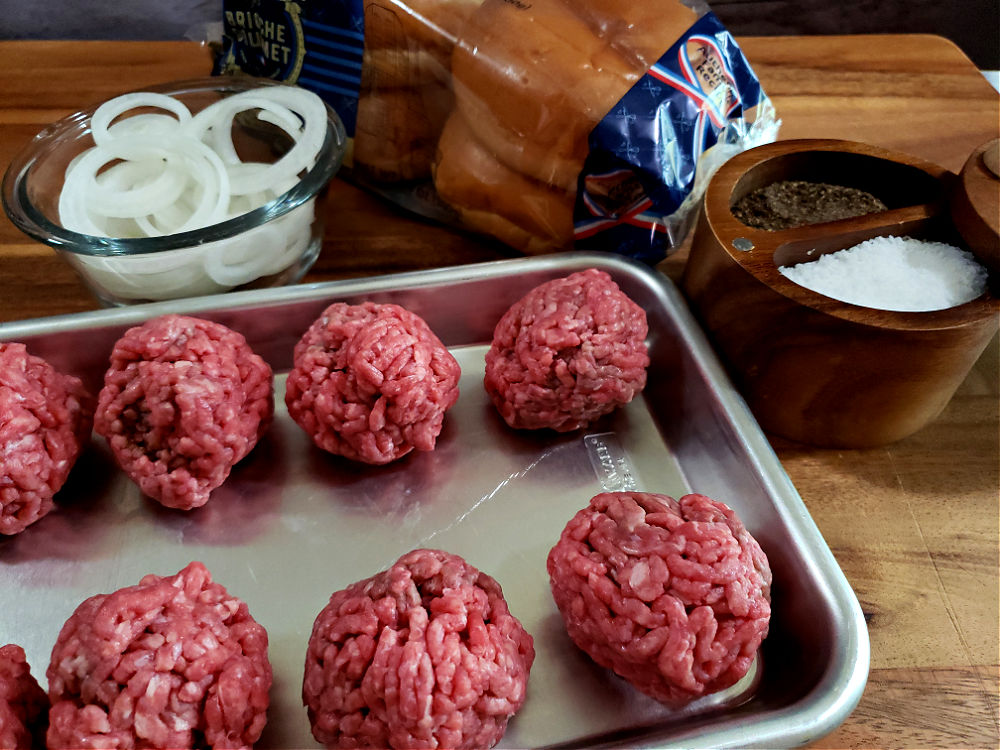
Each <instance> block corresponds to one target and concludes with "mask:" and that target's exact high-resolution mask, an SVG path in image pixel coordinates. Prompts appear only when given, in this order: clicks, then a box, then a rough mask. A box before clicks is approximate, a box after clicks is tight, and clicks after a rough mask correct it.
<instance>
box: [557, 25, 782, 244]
mask: <svg viewBox="0 0 1000 750" xmlns="http://www.w3.org/2000/svg"><path fill="white" fill-rule="evenodd" d="M766 101H767V99H766V96H765V95H764V92H763V91H762V90H761V87H760V83H759V81H758V80H757V77H756V75H755V74H754V73H753V71H752V70H751V69H750V65H749V63H748V62H747V60H746V58H745V57H744V56H743V53H742V51H741V50H740V48H739V46H738V45H737V44H736V41H735V40H734V39H733V37H732V36H731V35H730V34H729V32H727V31H726V29H725V28H724V27H723V26H722V24H721V23H720V22H719V20H718V19H717V18H716V17H715V16H714V15H713V14H712V13H708V14H706V15H705V16H703V17H702V18H700V19H699V20H698V21H697V22H696V23H695V24H694V25H693V26H692V27H691V28H690V29H689V30H688V32H687V33H686V34H685V35H684V36H682V37H681V38H680V39H679V40H678V41H677V42H676V43H674V45H673V46H672V47H671V48H670V49H669V50H667V52H666V53H665V54H664V55H663V56H662V57H661V58H660V59H659V60H658V61H657V62H656V63H655V64H654V65H653V66H652V67H651V68H650V69H649V70H648V71H647V72H646V74H645V75H644V76H643V77H642V78H641V79H640V80H639V81H638V82H637V83H636V84H635V85H634V86H633V87H632V89H631V90H630V91H629V92H628V93H627V94H626V95H625V96H624V97H622V99H621V101H619V102H618V104H617V105H616V106H615V107H614V108H613V109H612V110H611V111H610V112H609V113H608V114H607V115H606V116H605V117H604V119H603V120H602V121H601V122H600V123H599V124H598V125H597V127H596V128H594V130H593V132H591V134H590V139H589V147H590V152H589V155H588V157H587V159H586V162H585V163H584V169H583V171H582V172H581V173H580V177H579V180H578V182H577V199H576V208H575V211H574V222H575V240H576V242H575V245H576V247H577V248H579V249H606V248H614V249H615V250H616V251H617V252H621V253H623V254H625V255H629V256H631V257H634V258H638V259H640V260H643V261H645V262H648V263H656V262H658V261H660V260H662V259H663V257H664V256H665V255H666V252H667V249H668V247H669V245H670V242H671V236H670V234H671V218H670V217H671V216H672V215H673V214H674V213H675V212H676V211H677V209H678V208H679V207H680V205H681V204H682V203H683V202H684V199H685V198H686V197H687V196H688V195H689V194H690V193H691V191H692V188H693V187H694V181H695V173H696V169H697V167H698V162H699V159H701V156H702V154H703V153H705V151H707V150H709V149H710V148H712V147H713V146H714V145H715V144H717V143H719V142H726V143H738V142H740V141H741V140H742V139H743V138H745V137H746V135H747V131H748V129H749V128H750V126H751V124H752V116H751V117H749V118H747V117H746V116H747V115H752V114H755V112H754V110H755V108H757V107H758V106H759V105H760V104H762V103H763V102H766ZM748 120H749V121H748Z"/></svg>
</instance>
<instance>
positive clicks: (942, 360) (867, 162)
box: [681, 140, 1000, 447]
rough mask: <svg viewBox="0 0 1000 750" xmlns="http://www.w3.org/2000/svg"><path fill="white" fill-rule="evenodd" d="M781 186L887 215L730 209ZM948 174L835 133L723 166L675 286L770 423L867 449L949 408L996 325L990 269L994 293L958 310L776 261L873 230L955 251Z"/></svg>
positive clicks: (779, 429) (803, 438) (838, 246)
mask: <svg viewBox="0 0 1000 750" xmlns="http://www.w3.org/2000/svg"><path fill="white" fill-rule="evenodd" d="M782 180H808V181H813V182H826V183H831V184H836V185H843V186H848V187H855V188H859V189H861V190H865V191H867V192H869V193H872V194H873V195H875V196H876V197H878V198H879V199H881V200H882V202H883V203H885V204H886V206H887V207H888V210H886V211H882V212H878V213H874V214H868V215H866V216H861V217H856V218H851V219H842V220H839V221H832V222H827V223H824V224H813V225H809V226H801V227H796V228H794V229H785V230H779V231H767V230H763V229H754V228H752V227H749V226H747V225H746V224H744V223H742V222H741V221H740V220H739V219H737V218H736V217H735V216H734V215H733V212H732V210H731V207H732V206H733V205H734V204H736V203H737V202H738V201H739V200H740V199H741V198H742V197H743V196H744V195H746V194H747V193H749V192H750V191H752V190H754V189H756V188H759V187H762V186H765V185H768V184H770V183H773V182H777V181H782ZM954 182H955V175H954V174H952V173H950V172H948V171H946V170H944V169H942V168H941V167H938V166H936V165H934V164H931V163H929V162H925V161H922V160H920V159H916V158H914V157H911V156H908V155H906V154H901V153H897V152H891V151H887V150H885V149H881V148H877V147H874V146H869V145H866V144H862V143H853V142H847V141H834V140H796V141H780V142H777V143H773V144H769V145H766V146H761V147H758V148H755V149H752V150H749V151H746V152H744V153H742V154H739V155H737V156H735V157H734V158H733V159H731V160H730V161H728V162H727V163H725V164H724V165H723V166H722V167H720V169H719V170H718V172H717V173H716V174H715V176H714V177H713V178H712V180H711V181H710V183H709V185H708V188H707V190H706V194H705V199H704V202H703V205H702V213H701V216H700V220H699V223H698V228H697V230H696V231H695V235H694V239H693V245H692V248H691V253H690V257H689V259H688V262H687V265H686V266H685V270H684V274H683V277H682V279H681V287H682V289H683V291H684V293H685V295H686V296H687V298H688V301H689V303H690V305H691V308H692V310H693V312H694V314H695V316H696V317H697V318H698V319H699V320H700V322H701V324H702V326H703V328H704V329H705V331H706V333H707V335H708V337H709V339H710V340H711V341H712V343H713V344H714V346H715V348H716V351H717V352H718V353H719V355H720V357H721V358H722V360H723V362H724V364H725V365H726V367H727V369H728V370H729V373H730V376H731V377H732V378H733V380H734V382H735V383H736V385H737V387H738V388H739V389H740V391H741V392H742V394H743V396H744V398H745V399H746V401H747V403H748V404H749V406H750V408H751V410H752V411H753V413H754V415H755V416H756V417H757V420H758V421H759V422H760V424H761V426H762V427H763V428H764V429H765V430H767V431H769V432H771V433H774V434H776V435H780V436H783V437H787V438H790V439H792V440H797V441H800V442H804V443H809V444H812V445H818V446H830V447H834V446H836V447H870V446H876V445H883V444H886V443H890V442H893V441H895V440H899V439H901V438H903V437H905V436H907V435H910V434H911V433H913V432H915V431H916V430H918V429H920V427H922V426H923V425H924V424H926V423H927V422H928V421H930V420H931V419H933V418H934V417H935V416H937V414H938V413H939V412H940V411H941V410H942V409H943V408H944V406H945V404H947V402H948V400H949V399H950V398H951V396H952V394H953V393H954V392H955V389H956V388H957V387H958V385H959V384H960V383H961V382H962V380H963V379H964V378H965V376H966V375H967V374H968V371H969V369H970V368H971V367H972V365H973V363H975V361H976V359H977V358H978V357H979V355H980V354H981V353H982V351H983V349H984V348H985V347H986V345H987V343H989V341H990V338H991V337H992V336H993V334H994V333H995V331H996V330H997V323H998V309H1000V307H998V304H997V299H996V297H995V296H994V294H995V290H996V287H995V283H996V278H995V276H993V275H991V277H990V285H991V290H992V291H991V292H990V293H987V294H984V295H983V296H981V297H979V298H978V299H975V300H973V301H971V302H968V303H966V304H963V305H960V306H957V307H953V308H950V309H947V310H940V311H933V312H892V311H884V310H875V309H871V308H866V307H860V306H858V305H853V304H849V303H846V302H840V301H838V300H834V299H831V298H829V297H826V296H824V295H821V294H818V293H816V292H813V291H810V290H809V289H806V288H804V287H801V286H799V285H797V284H795V283H794V282H792V281H791V280H789V279H787V278H786V277H784V276H783V275H782V274H781V273H780V272H779V271H778V267H779V266H785V265H794V264H796V263H800V262H804V261H807V260H812V259H815V258H817V257H819V255H821V254H825V253H829V252H835V251H837V250H842V249H845V248H848V247H851V246H853V245H856V244H857V243H859V242H862V241H864V240H867V239H871V238H873V237H877V236H886V235H897V236H904V235H905V236H910V237H916V238H922V239H934V240H938V241H942V242H949V243H952V244H956V245H964V243H963V242H962V240H961V239H960V238H959V237H958V236H957V235H956V231H955V227H954V226H953V224H952V222H951V219H950V216H949V214H948V210H947V206H948V202H949V200H948V198H949V194H950V188H951V186H952V185H953V184H954ZM973 252H975V250H974V249H973Z"/></svg>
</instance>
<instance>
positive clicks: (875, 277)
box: [778, 236, 987, 312]
mask: <svg viewBox="0 0 1000 750" xmlns="http://www.w3.org/2000/svg"><path fill="white" fill-rule="evenodd" d="M778 270H779V271H780V272H781V274H782V275H784V276H786V277H787V278H789V279H790V280H792V281H794V282H795V283H796V284H798V285H799V286H803V287H805V288H806V289H810V290H812V291H814V292H818V293H819V294H823V295H825V296H827V297H831V298H833V299H837V300H840V301H842V302H849V303H851V304H854V305H860V306H862V307H870V308H873V309H876V310H894V311H897V312H925V311H930V310H944V309H946V308H949V307H955V306H956V305H961V304H964V303H966V302H969V301H971V300H974V299H976V297H979V296H980V295H981V294H983V293H984V292H985V291H986V279H987V273H986V269H985V268H984V267H983V266H981V265H980V264H979V263H978V261H976V259H975V257H974V256H973V255H972V253H970V252H968V251H966V250H962V249H960V248H957V247H954V246H953V245H948V244H945V243H943V242H928V241H924V240H917V239H913V238H911V237H893V236H889V237H876V238H874V239H871V240H867V241H865V242H862V243H860V244H858V245H855V246H854V247H850V248H847V249H846V250H839V251H837V252H834V253H827V254H825V255H821V256H820V257H819V258H817V259H816V260H813V261H808V262H806V263H799V264H798V265H795V266H781V267H779V268H778Z"/></svg>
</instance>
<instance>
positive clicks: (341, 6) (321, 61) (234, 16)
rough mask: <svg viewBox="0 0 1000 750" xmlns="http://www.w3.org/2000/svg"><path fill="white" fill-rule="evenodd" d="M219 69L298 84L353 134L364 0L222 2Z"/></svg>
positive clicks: (362, 35) (360, 56)
mask: <svg viewBox="0 0 1000 750" xmlns="http://www.w3.org/2000/svg"><path fill="white" fill-rule="evenodd" d="M222 17H223V38H222V53H221V54H220V55H219V57H218V60H217V61H216V66H215V71H214V72H215V73H216V74H222V73H229V72H234V71H242V72H244V73H248V74H250V75H254V76H261V77H265V78H274V79H276V80H280V81H287V82H289V83H296V84H298V85H299V86H302V88H305V89H309V90H310V91H313V92H314V93H316V94H318V95H319V96H320V97H322V98H323V99H325V100H326V101H327V102H328V103H329V104H330V106H331V107H333V109H334V110H336V112H337V114H338V115H340V119H341V120H342V121H343V123H344V127H345V129H346V130H347V134H348V135H349V136H353V135H354V130H355V125H356V122H357V113H358V93H359V90H360V88H361V62H362V54H363V51H364V38H365V30H364V12H363V10H362V7H361V0H320V1H319V2H316V1H315V0H299V1H298V2H284V1H282V0H224V4H223V14H222Z"/></svg>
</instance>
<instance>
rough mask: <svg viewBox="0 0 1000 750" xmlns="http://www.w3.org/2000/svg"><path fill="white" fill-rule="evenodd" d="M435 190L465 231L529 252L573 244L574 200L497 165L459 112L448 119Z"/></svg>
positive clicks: (436, 174)
mask: <svg viewBox="0 0 1000 750" xmlns="http://www.w3.org/2000/svg"><path fill="white" fill-rule="evenodd" d="M434 185H435V187H436V189H437V192H438V195H439V196H440V197H441V198H442V199H443V200H444V201H445V202H447V203H449V204H450V205H451V206H452V207H453V208H455V209H456V210H457V211H458V212H459V214H460V216H461V220H462V223H463V224H464V225H465V226H467V227H468V228H470V229H474V230H476V231H479V232H484V233H486V234H490V235H492V236H494V237H496V238H498V239H499V240H501V241H502V242H504V243H506V244H507V245H510V246H511V247H514V248H517V249H518V250H520V251H522V252H524V253H528V254H531V255H535V254H540V253H550V252H555V251H558V250H568V249H570V248H571V247H572V245H573V202H574V195H573V194H572V193H570V192H567V191H564V190H560V189H558V188H554V187H552V186H550V185H548V184H546V183H543V182H539V181H537V180H533V179H531V178H529V177H527V176H525V175H523V174H521V173H519V172H516V171H514V170H512V169H510V168H509V167H507V166H505V165H504V164H502V163H500V162H499V161H497V159H495V158H494V157H493V156H492V155H491V154H490V153H489V151H488V150H487V149H486V148H484V147H483V145H482V144H481V143H480V142H479V141H478V140H477V139H476V137H475V135H474V134H473V132H472V130H471V128H470V127H469V124H468V123H467V122H466V120H465V118H464V117H463V116H462V115H461V114H460V113H458V112H455V113H453V114H452V115H451V117H450V118H448V122H447V123H446V124H445V127H444V130H443V131H442V133H441V139H440V141H439V142H438V148H437V158H436V160H435V166H434Z"/></svg>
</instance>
